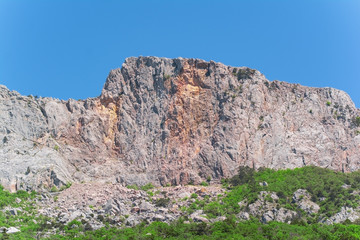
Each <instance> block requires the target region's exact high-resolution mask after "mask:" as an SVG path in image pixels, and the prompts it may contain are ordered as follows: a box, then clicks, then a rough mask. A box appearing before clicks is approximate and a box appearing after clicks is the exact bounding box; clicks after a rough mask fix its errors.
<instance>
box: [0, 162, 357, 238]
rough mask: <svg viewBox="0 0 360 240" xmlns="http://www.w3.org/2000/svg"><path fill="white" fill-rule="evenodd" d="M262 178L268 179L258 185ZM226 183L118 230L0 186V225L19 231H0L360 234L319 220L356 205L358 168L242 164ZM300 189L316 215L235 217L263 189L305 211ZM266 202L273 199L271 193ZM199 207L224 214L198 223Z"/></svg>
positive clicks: (51, 234)
mask: <svg viewBox="0 0 360 240" xmlns="http://www.w3.org/2000/svg"><path fill="white" fill-rule="evenodd" d="M264 182H266V184H259V183H264ZM149 186H150V185H149ZM223 186H224V187H225V188H227V189H228V192H227V193H226V194H225V195H224V196H218V197H217V198H204V199H202V200H199V198H198V196H197V195H196V194H193V195H191V197H190V198H191V199H192V201H193V203H192V204H191V205H190V206H189V207H188V208H185V209H183V210H184V213H185V214H184V216H183V217H181V218H180V219H179V220H177V221H175V222H173V223H171V224H167V223H163V222H153V223H151V224H147V223H145V222H143V223H142V224H139V225H137V226H135V227H133V228H122V229H120V228H115V227H113V226H111V224H110V223H109V222H107V223H106V224H105V227H103V228H101V229H98V230H92V228H91V227H89V226H88V224H87V223H86V222H85V221H81V220H80V219H79V220H74V221H71V222H70V223H68V224H66V225H62V224H59V223H58V222H57V221H56V219H49V218H46V217H43V216H41V215H39V214H37V211H36V203H35V202H36V201H35V200H36V198H37V195H36V193H34V192H33V193H27V192H24V191H19V192H17V193H14V194H11V193H9V192H7V191H5V190H4V189H3V188H2V187H0V208H1V210H0V227H11V226H13V227H17V228H18V229H20V230H21V232H18V233H14V234H9V235H7V234H2V233H0V239H39V238H41V239H360V225H358V223H360V222H359V221H355V222H354V223H351V222H350V221H346V222H345V223H343V224H334V225H325V224H321V223H319V220H321V219H326V218H328V217H330V216H332V215H334V214H335V213H337V212H338V211H339V210H340V209H341V207H343V206H348V207H353V208H356V207H358V204H359V202H360V199H359V192H360V172H353V173H341V172H334V171H331V170H328V169H321V168H317V167H304V168H299V169H294V170H278V171H275V170H270V169H260V170H259V171H254V170H253V169H251V168H248V167H242V168H240V169H239V174H238V175H236V176H234V177H233V178H232V179H227V180H224V181H223ZM152 187H153V186H151V188H152ZM151 188H150V187H149V189H151ZM298 189H306V190H307V191H308V192H309V194H310V195H311V201H313V202H315V203H317V204H318V205H319V206H320V210H319V212H318V213H317V214H315V215H306V214H303V215H301V214H300V217H299V218H298V219H295V220H294V219H293V221H292V223H291V224H287V223H279V222H269V223H268V224H263V223H261V222H260V221H259V219H257V218H254V217H252V218H251V219H250V220H248V221H239V219H237V218H236V214H238V213H239V212H240V211H243V210H244V208H246V207H247V206H248V205H249V204H251V203H254V202H255V201H256V200H257V199H258V196H259V193H260V192H261V191H268V192H275V193H276V194H277V196H278V197H279V200H277V201H276V204H278V205H279V207H284V208H287V209H290V210H293V211H297V212H298V213H301V210H299V209H298V207H297V206H296V205H295V204H294V203H293V201H292V196H293V193H294V192H295V191H297V190H298ZM145 190H148V188H146V189H145ZM20 200H21V201H20ZM244 200H246V203H247V206H240V205H239V204H238V203H239V202H241V201H244ZM267 201H269V202H271V201H273V200H272V199H271V198H269V197H268V198H267ZM10 208H12V209H14V208H15V209H20V210H19V211H17V214H16V215H14V214H11V213H10V212H9V209H10ZM6 209H8V210H6ZM196 210H203V213H204V215H205V216H206V217H207V218H208V219H211V218H216V217H219V216H224V217H226V218H225V220H224V221H219V222H215V223H204V222H203V223H195V222H194V221H193V220H192V219H191V217H190V214H191V213H193V212H194V211H196Z"/></svg>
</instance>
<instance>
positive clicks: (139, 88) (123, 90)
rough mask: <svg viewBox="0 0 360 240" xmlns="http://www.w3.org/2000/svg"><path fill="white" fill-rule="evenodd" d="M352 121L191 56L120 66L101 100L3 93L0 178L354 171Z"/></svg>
mask: <svg viewBox="0 0 360 240" xmlns="http://www.w3.org/2000/svg"><path fill="white" fill-rule="evenodd" d="M358 116H360V112H359V110H358V109H356V108H355V106H354V104H353V102H352V101H351V99H350V97H349V96H348V95H347V94H346V93H345V92H343V91H340V90H336V89H332V88H310V87H304V86H300V85H298V84H289V83H285V82H279V81H273V82H270V81H268V80H267V79H266V78H265V77H264V75H262V74H261V73H260V72H258V71H256V70H253V69H249V68H246V67H238V68H236V67H229V66H225V65H223V64H221V63H215V62H212V61H211V62H205V61H202V60H198V59H182V58H178V59H166V58H157V57H139V58H128V59H126V61H125V63H124V64H123V66H122V68H121V69H115V70H112V71H111V72H110V74H109V76H108V78H107V80H106V83H105V86H104V89H103V91H102V94H101V96H99V97H98V98H93V99H86V100H84V101H75V100H72V99H70V100H68V101H60V100H56V99H51V98H40V99H35V98H33V97H31V96H30V97H24V96H21V95H19V94H18V93H16V92H10V91H9V90H8V89H6V88H5V87H1V88H0V140H1V141H0V179H1V184H3V185H5V186H6V187H7V188H10V189H12V190H16V189H31V188H37V189H38V188H42V187H51V186H52V185H54V184H55V185H57V186H61V185H62V184H64V183H66V182H68V181H72V182H73V181H78V182H81V181H85V182H87V181H98V182H120V183H124V184H132V183H136V184H140V185H142V184H146V183H148V182H153V183H155V184H162V185H165V184H168V183H171V184H185V183H189V182H194V183H198V182H201V181H203V180H205V179H206V178H208V177H211V178H212V179H220V178H223V177H229V176H231V175H233V174H235V173H236V171H237V169H238V167H239V166H240V165H248V166H251V167H255V168H259V167H268V168H276V169H279V168H295V167H301V166H305V165H316V166H321V167H326V168H331V169H335V170H339V171H354V170H357V169H359V167H360V150H359V144H360V135H359V136H357V134H358V133H359V131H360V127H359V126H360V118H357V117H358Z"/></svg>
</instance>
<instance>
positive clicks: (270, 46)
mask: <svg viewBox="0 0 360 240" xmlns="http://www.w3.org/2000/svg"><path fill="white" fill-rule="evenodd" d="M140 55H141V56H150V55H151V56H159V57H168V58H175V57H185V58H201V59H205V60H214V61H218V62H222V63H224V64H227V65H232V66H248V67H251V68H255V69H258V70H260V71H261V72H262V73H263V74H265V76H266V77H267V78H268V79H269V80H275V79H276V80H281V81H287V82H292V83H300V84H302V85H307V86H314V87H326V86H329V87H334V88H338V89H342V90H344V91H346V92H348V93H349V94H350V96H351V97H352V99H353V100H354V102H355V103H356V105H357V107H360V94H359V90H360V1H359V0H353V1H351V0H324V1H321V0H282V1H281V0H273V1H272V0H248V1H245V0H244V1H241V0H237V1H236V0H234V1H230V0H219V1H211V0H206V1H201V0H191V1H188V0H179V1H173V0H163V1H160V0H157V1H156V0H152V1H150V0H144V1H136V0H131V1H110V0H101V1H100V0H99V1H91V0H86V1H85V0H82V1H80V0H79V1H75V0H71V1H70V0H61V1H59V0H51V1H50V0H43V1H40V0H26V1H25V0H23V1H21V0H0V84H3V85H6V86H7V87H8V88H9V89H11V90H16V91H18V92H20V93H21V94H24V95H28V94H33V95H38V96H43V97H45V96H51V97H56V98H61V99H68V98H74V99H80V98H87V97H95V96H98V95H100V93H101V89H102V87H103V85H104V83H105V80H106V77H107V75H108V72H109V71H110V70H111V69H114V68H118V67H121V65H122V63H123V62H124V60H125V58H126V57H130V56H140Z"/></svg>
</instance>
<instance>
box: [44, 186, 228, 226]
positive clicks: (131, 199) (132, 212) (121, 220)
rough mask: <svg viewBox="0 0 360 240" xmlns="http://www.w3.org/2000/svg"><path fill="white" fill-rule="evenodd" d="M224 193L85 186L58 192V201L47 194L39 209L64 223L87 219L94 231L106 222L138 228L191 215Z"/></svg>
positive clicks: (198, 218)
mask: <svg viewBox="0 0 360 240" xmlns="http://www.w3.org/2000/svg"><path fill="white" fill-rule="evenodd" d="M224 192H225V189H223V188H221V187H220V186H209V187H202V186H183V187H181V186H176V187H160V188H156V189H151V190H149V191H147V192H146V191H142V190H134V189H128V188H126V187H123V186H121V185H120V184H99V183H84V184H74V185H72V186H71V188H69V189H66V190H64V191H61V192H59V193H56V197H55V198H54V196H48V195H46V194H44V195H43V197H42V198H41V199H40V200H39V201H38V206H39V214H42V215H45V216H48V217H51V218H53V219H55V220H56V221H57V222H60V223H62V224H67V223H69V222H71V221H72V220H79V221H80V220H84V221H86V222H87V223H88V224H90V226H91V228H92V229H98V228H101V227H102V226H104V224H105V223H111V224H112V225H115V226H118V227H120V226H122V227H123V226H135V225H136V224H139V223H141V222H143V221H147V222H153V221H162V222H168V223H170V222H172V221H174V220H176V219H179V218H180V217H181V216H188V215H189V213H188V212H186V211H184V210H183V209H184V208H185V209H186V208H189V206H190V205H191V204H193V203H194V202H195V201H196V200H199V201H203V200H204V199H215V198H216V197H217V196H218V195H219V194H224ZM187 196H189V197H187ZM191 196H193V197H191ZM195 196H196V197H195ZM188 218H190V219H192V220H193V221H195V222H209V220H208V219H207V218H206V215H205V214H203V212H202V210H198V211H195V212H193V213H192V214H191V215H189V216H188ZM214 221H216V220H214Z"/></svg>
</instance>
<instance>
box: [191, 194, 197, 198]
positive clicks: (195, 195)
mask: <svg viewBox="0 0 360 240" xmlns="http://www.w3.org/2000/svg"><path fill="white" fill-rule="evenodd" d="M190 197H191V198H198V195H197V194H196V193H192V194H191V196H190Z"/></svg>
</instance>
